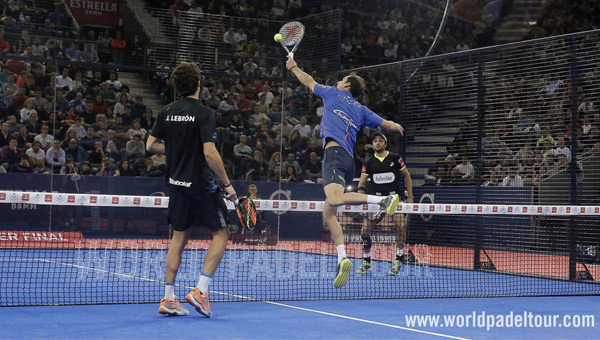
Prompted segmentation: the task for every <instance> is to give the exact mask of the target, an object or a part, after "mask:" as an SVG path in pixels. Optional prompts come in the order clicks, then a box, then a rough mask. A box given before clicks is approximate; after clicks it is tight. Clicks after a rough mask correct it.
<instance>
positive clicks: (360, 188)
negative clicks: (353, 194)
mask: <svg viewBox="0 0 600 340" xmlns="http://www.w3.org/2000/svg"><path fill="white" fill-rule="evenodd" d="M358 190H362V191H364V192H367V188H365V187H358V189H357V190H356V191H358Z"/></svg>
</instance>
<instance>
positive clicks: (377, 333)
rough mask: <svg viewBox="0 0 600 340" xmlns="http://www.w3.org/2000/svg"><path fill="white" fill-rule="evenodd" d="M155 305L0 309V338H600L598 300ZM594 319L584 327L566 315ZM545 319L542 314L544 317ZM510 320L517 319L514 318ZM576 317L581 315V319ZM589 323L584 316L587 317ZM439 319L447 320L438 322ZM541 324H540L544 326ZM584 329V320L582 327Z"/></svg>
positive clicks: (552, 298)
mask: <svg viewBox="0 0 600 340" xmlns="http://www.w3.org/2000/svg"><path fill="white" fill-rule="evenodd" d="M157 309H158V304H157V303H156V304H134V305H80V306H55V307H5V308H0V329H1V330H2V332H0V339H145V340H147V339H403V340H407V339H503V340H505V339H527V340H537V339H577V340H584V339H599V338H600V332H599V330H600V297H599V296H586V297H539V298H535V297H530V298H480V299H479V298H478V299H395V300H336V301H333V300H321V301H293V302H288V301H286V302H215V303H213V304H212V310H213V312H214V313H215V317H214V318H212V319H206V318H204V317H202V316H201V315H199V314H197V313H196V312H195V311H194V310H193V309H192V310H191V311H190V312H191V314H190V315H189V316H185V317H167V316H162V315H159V314H158V313H157ZM473 312H475V313H478V315H482V313H483V312H485V315H486V316H487V317H489V316H490V315H508V314H510V313H511V312H512V313H513V315H524V314H523V313H525V312H528V313H531V315H533V317H532V320H535V319H536V318H538V319H542V316H539V315H545V316H551V315H557V317H556V319H557V321H558V323H559V324H556V325H555V326H554V327H552V326H548V327H544V325H543V324H542V325H541V327H535V324H534V322H533V321H532V325H530V326H528V327H524V326H523V325H521V327H515V325H513V327H503V328H499V327H494V328H491V329H490V330H486V327H485V326H481V327H473V325H469V326H468V327H467V326H465V325H464V324H463V327H458V326H456V325H455V326H452V327H451V326H448V325H447V324H446V325H438V327H432V326H415V325H408V324H407V320H406V319H405V316H406V315H408V314H414V315H438V316H440V317H442V318H443V317H444V315H454V316H455V317H456V318H455V321H456V322H458V321H459V320H458V319H460V318H461V317H462V320H463V321H465V320H466V316H467V315H471V314H473ZM583 314H586V315H593V318H594V320H593V323H592V324H591V325H588V326H587V327H578V328H576V327H569V328H567V327H564V324H562V322H563V321H564V317H565V316H570V320H571V322H573V323H575V322H576V318H577V317H573V315H579V316H582V315H583ZM544 318H547V317H544ZM513 319H515V320H516V318H513ZM581 319H582V318H580V320H581ZM588 319H589V318H588ZM443 320H445V319H443ZM542 323H543V322H542ZM581 324H583V321H582V322H581V323H580V325H581Z"/></svg>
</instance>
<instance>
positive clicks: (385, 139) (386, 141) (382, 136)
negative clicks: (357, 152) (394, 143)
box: [371, 132, 388, 144]
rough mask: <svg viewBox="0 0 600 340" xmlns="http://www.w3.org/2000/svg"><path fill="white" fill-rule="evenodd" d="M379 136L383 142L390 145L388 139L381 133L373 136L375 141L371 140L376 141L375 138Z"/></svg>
mask: <svg viewBox="0 0 600 340" xmlns="http://www.w3.org/2000/svg"><path fill="white" fill-rule="evenodd" d="M377 136H381V138H383V140H384V141H385V144H387V143H388V140H387V137H386V136H385V135H384V134H383V133H381V132H375V134H374V135H373V139H371V141H373V140H375V137H377Z"/></svg>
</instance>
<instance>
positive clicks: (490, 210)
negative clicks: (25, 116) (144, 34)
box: [0, 191, 600, 216]
mask: <svg viewBox="0 0 600 340" xmlns="http://www.w3.org/2000/svg"><path fill="white" fill-rule="evenodd" d="M226 202H227V207H228V208H229V209H230V210H233V209H234V206H233V203H231V202H230V201H226ZM254 202H255V204H256V208H257V209H259V210H263V211H314V212H318V211H322V210H323V206H324V204H325V202H323V201H298V200H255V201H254ZM2 203H21V204H41V205H66V206H69V205H70V206H92V207H122V208H126V207H142V208H167V207H168V206H169V198H168V197H164V196H128V195H93V194H69V193H53V192H23V191H0V204H2ZM338 211H340V212H378V211H380V208H379V206H378V205H375V204H362V205H343V206H340V207H339V209H338ZM396 212H397V213H404V214H431V215H444V214H445V215H457V214H466V215H549V216H600V206H582V205H516V204H509V205H506V204H505V205H503V204H443V203H436V204H426V203H401V204H400V205H398V209H397V210H396Z"/></svg>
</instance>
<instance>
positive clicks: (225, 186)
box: [223, 183, 231, 188]
mask: <svg viewBox="0 0 600 340" xmlns="http://www.w3.org/2000/svg"><path fill="white" fill-rule="evenodd" d="M230 186H231V183H229V184H227V185H223V188H227V187H230Z"/></svg>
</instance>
